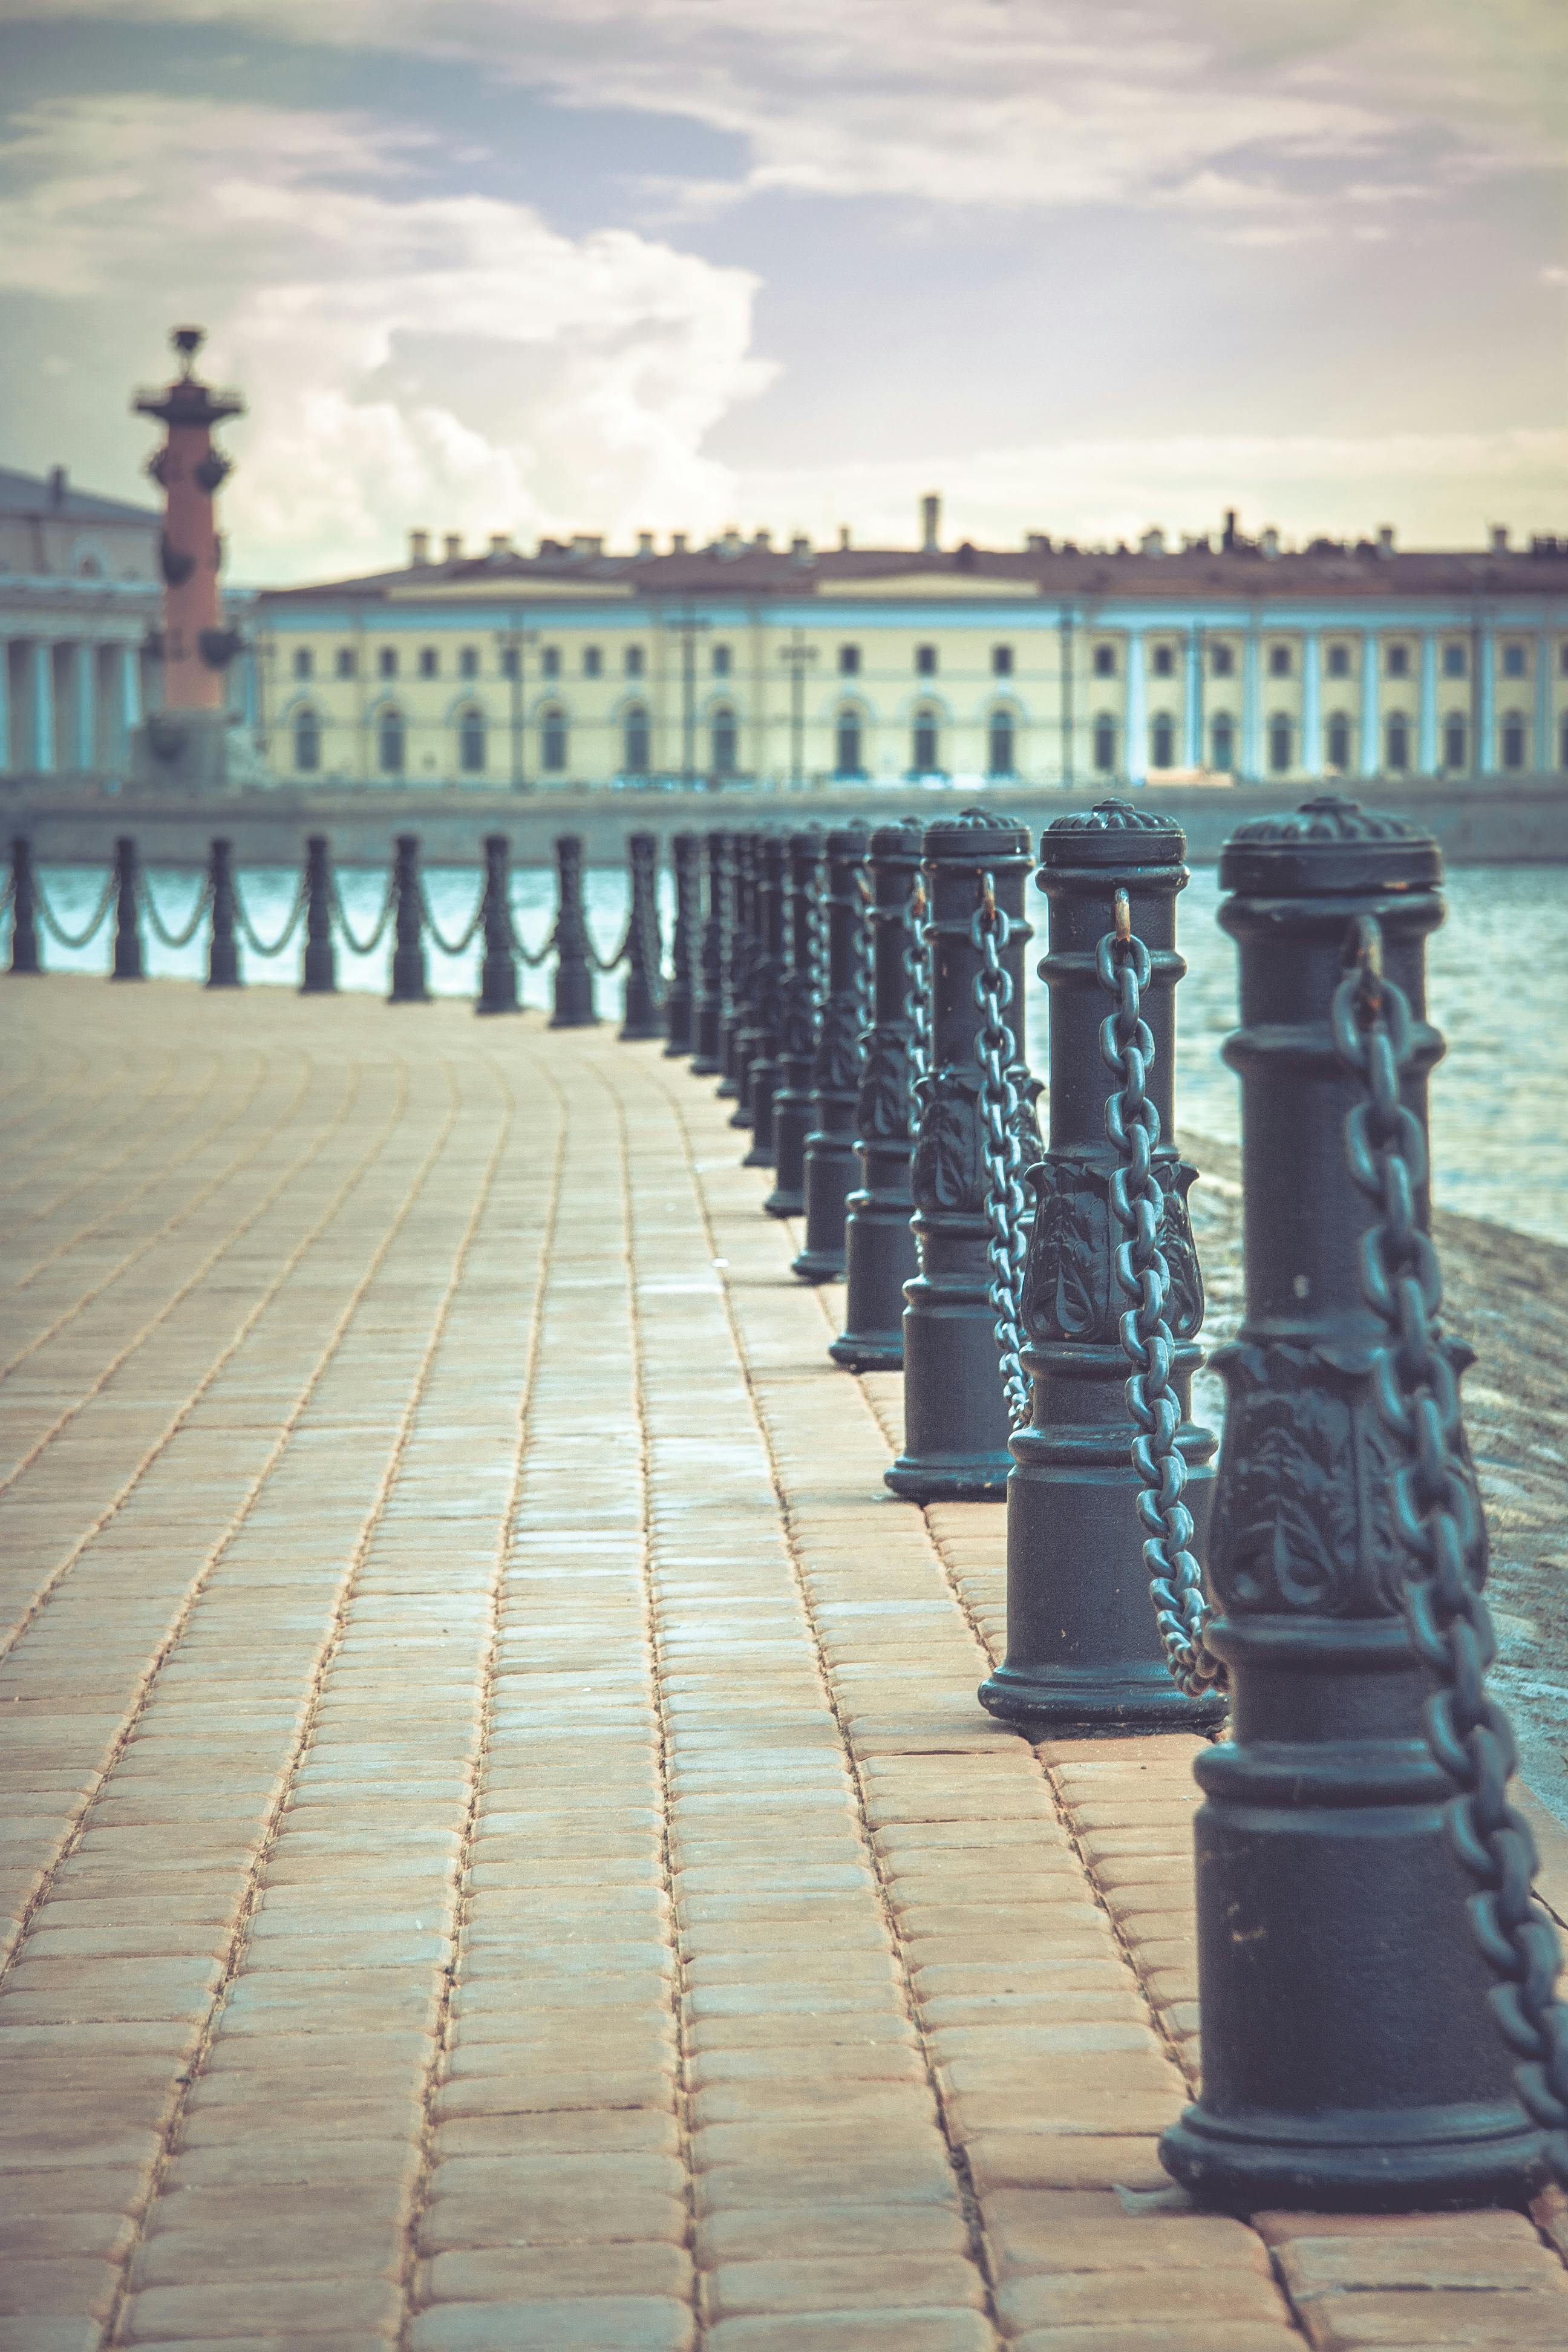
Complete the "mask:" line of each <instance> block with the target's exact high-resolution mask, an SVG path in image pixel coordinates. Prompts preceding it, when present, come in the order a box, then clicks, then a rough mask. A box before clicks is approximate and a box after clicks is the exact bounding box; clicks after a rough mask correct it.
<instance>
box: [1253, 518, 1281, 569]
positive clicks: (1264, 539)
mask: <svg viewBox="0 0 1568 2352" xmlns="http://www.w3.org/2000/svg"><path fill="white" fill-rule="evenodd" d="M1258 546H1259V547H1260V548H1261V549H1262V550H1263V552H1264V554H1265V555H1266V556H1267V557H1268V561H1269V562H1270V563H1272V562H1273V561H1274V559H1275V557H1276V556H1277V555H1278V554H1279V532H1278V531H1277V530H1275V528H1274V525H1273V524H1272V523H1268V524H1266V525H1265V526H1264V530H1263V533H1262V536H1261V537H1260V539H1259V540H1258Z"/></svg>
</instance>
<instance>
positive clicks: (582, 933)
mask: <svg viewBox="0 0 1568 2352" xmlns="http://www.w3.org/2000/svg"><path fill="white" fill-rule="evenodd" d="M555 872H556V887H557V891H558V894H559V896H558V903H557V906H556V910H555V929H554V933H553V938H554V940H555V1010H554V1011H553V1013H552V1014H551V1016H550V1025H551V1027H552V1029H585V1028H587V1027H588V1026H589V1025H590V1024H592V1023H594V1022H595V1021H597V1019H598V1017H599V1016H598V1013H596V1012H595V1008H594V974H593V970H592V968H591V966H590V964H589V962H588V923H587V918H586V917H585V916H584V912H583V845H582V843H581V841H580V840H579V839H578V838H577V835H575V834H574V833H563V834H558V835H557V836H556V841H555Z"/></svg>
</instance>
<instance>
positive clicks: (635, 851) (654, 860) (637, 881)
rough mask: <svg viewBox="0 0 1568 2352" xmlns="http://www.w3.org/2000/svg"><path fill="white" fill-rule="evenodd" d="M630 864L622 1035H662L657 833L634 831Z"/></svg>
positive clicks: (628, 851) (630, 839)
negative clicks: (629, 898) (629, 900)
mask: <svg viewBox="0 0 1568 2352" xmlns="http://www.w3.org/2000/svg"><path fill="white" fill-rule="evenodd" d="M626 855H627V857H628V858H629V860H630V866H631V911H630V915H629V917H628V919H627V923H626V1003H625V1011H624V1017H623V1019H622V1022H621V1027H620V1034H621V1035H622V1036H623V1037H662V1036H663V1034H664V1016H663V1014H662V1013H661V1012H660V1010H659V1003H658V988H659V978H660V967H661V965H662V963H663V961H664V942H663V941H662V940H661V939H660V937H659V928H658V835H657V834H654V833H634V834H632V835H629V836H628V838H627V841H626Z"/></svg>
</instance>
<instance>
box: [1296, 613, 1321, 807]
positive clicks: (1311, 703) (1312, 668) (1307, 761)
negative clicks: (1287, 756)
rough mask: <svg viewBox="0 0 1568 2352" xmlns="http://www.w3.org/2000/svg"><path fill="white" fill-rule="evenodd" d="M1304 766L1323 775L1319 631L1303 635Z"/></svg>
mask: <svg viewBox="0 0 1568 2352" xmlns="http://www.w3.org/2000/svg"><path fill="white" fill-rule="evenodd" d="M1301 766H1302V769H1303V771H1304V772H1305V773H1306V774H1307V775H1309V776H1321V774H1322V772H1323V648H1322V645H1321V641H1320V639H1319V636H1318V632H1317V631H1316V629H1304V630H1303V631H1302V633H1301Z"/></svg>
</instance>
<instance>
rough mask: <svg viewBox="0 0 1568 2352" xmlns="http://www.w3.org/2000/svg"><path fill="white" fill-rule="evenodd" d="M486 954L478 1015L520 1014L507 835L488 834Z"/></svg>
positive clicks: (486, 857) (484, 924) (485, 917)
mask: <svg viewBox="0 0 1568 2352" xmlns="http://www.w3.org/2000/svg"><path fill="white" fill-rule="evenodd" d="M480 921H481V926H482V929H483V935H484V942H485V952H484V958H483V961H481V963H480V965H479V1002H478V1003H477V1004H476V1005H475V1006H474V1011H475V1012H476V1013H516V1012H518V1011H520V1010H521V1007H520V1004H519V1001H518V992H517V949H516V942H515V940H514V939H513V937H512V923H511V845H510V842H509V841H508V839H507V837H506V835H505V834H504V833H487V834H486V835H485V904H484V913H483V915H482V917H481V918H480Z"/></svg>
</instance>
